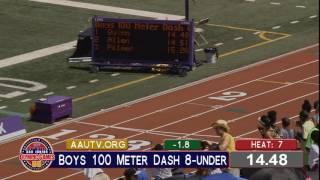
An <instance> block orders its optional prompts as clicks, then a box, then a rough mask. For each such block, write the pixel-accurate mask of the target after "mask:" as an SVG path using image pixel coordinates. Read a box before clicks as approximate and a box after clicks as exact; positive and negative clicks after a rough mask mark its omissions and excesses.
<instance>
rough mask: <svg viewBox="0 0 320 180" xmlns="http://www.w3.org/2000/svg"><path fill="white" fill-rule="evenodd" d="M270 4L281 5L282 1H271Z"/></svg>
mask: <svg viewBox="0 0 320 180" xmlns="http://www.w3.org/2000/svg"><path fill="white" fill-rule="evenodd" d="M270 4H271V5H277V6H279V5H280V4H281V3H279V2H270Z"/></svg>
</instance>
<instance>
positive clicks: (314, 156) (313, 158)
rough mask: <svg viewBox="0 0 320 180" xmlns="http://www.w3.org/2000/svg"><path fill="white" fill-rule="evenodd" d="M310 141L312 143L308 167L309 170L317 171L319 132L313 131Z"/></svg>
mask: <svg viewBox="0 0 320 180" xmlns="http://www.w3.org/2000/svg"><path fill="white" fill-rule="evenodd" d="M311 139H312V142H313V143H312V145H311V147H310V152H309V167H310V169H311V170H317V169H318V168H319V131H313V132H312V133H311ZM317 172H318V170H317Z"/></svg>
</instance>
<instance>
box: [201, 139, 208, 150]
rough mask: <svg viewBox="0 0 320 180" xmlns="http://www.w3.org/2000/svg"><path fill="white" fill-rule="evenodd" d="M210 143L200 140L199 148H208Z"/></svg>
mask: <svg viewBox="0 0 320 180" xmlns="http://www.w3.org/2000/svg"><path fill="white" fill-rule="evenodd" d="M209 147H210V144H209V143H208V142H207V141H201V149H202V150H206V149H209Z"/></svg>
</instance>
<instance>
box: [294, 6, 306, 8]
mask: <svg viewBox="0 0 320 180" xmlns="http://www.w3.org/2000/svg"><path fill="white" fill-rule="evenodd" d="M296 7H297V8H306V6H296Z"/></svg>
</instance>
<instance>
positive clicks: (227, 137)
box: [211, 120, 240, 177]
mask: <svg viewBox="0 0 320 180" xmlns="http://www.w3.org/2000/svg"><path fill="white" fill-rule="evenodd" d="M211 127H212V128H213V129H214V131H215V133H216V134H217V135H218V136H220V140H219V145H218V146H219V150H220V151H228V152H232V151H235V150H236V148H235V140H234V137H233V136H232V135H231V134H230V133H229V132H230V127H229V126H228V122H227V121H225V120H218V121H216V122H214V123H212V125H211ZM227 171H228V173H230V174H232V175H234V176H236V177H240V170H239V169H238V168H229V169H227Z"/></svg>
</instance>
